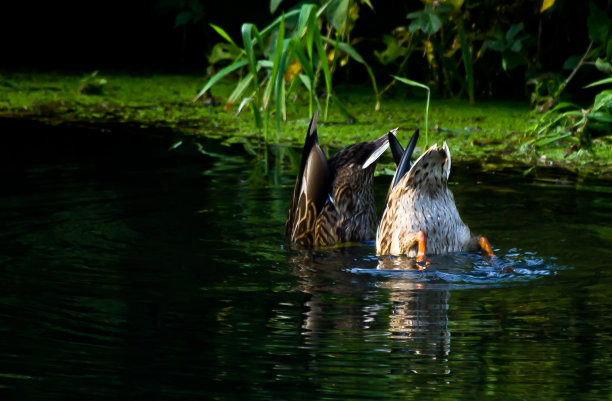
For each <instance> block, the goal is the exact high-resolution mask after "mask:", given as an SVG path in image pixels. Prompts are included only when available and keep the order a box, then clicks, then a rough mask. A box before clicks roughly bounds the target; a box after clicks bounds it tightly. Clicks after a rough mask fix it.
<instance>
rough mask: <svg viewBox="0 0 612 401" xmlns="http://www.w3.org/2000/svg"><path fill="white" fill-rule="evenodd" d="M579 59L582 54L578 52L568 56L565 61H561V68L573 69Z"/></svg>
mask: <svg viewBox="0 0 612 401" xmlns="http://www.w3.org/2000/svg"><path fill="white" fill-rule="evenodd" d="M581 59H582V56H581V55H579V54H575V55H573V56H570V57H569V58H568V59H567V60H565V63H563V69H564V70H573V69H574V68H576V66H577V65H578V63H579V62H580V60H581Z"/></svg>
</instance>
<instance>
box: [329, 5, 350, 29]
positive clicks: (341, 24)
mask: <svg viewBox="0 0 612 401" xmlns="http://www.w3.org/2000/svg"><path fill="white" fill-rule="evenodd" d="M349 4H350V2H349V0H332V1H331V2H330V4H329V7H328V12H327V14H328V15H330V18H329V20H330V22H331V24H332V26H333V27H334V29H336V31H338V32H340V33H341V34H344V30H345V26H346V18H347V15H348V10H349Z"/></svg>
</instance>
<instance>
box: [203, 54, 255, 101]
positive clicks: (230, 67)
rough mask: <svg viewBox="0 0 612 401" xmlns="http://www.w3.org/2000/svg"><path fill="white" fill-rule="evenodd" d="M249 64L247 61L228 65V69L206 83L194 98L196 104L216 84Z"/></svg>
mask: <svg viewBox="0 0 612 401" xmlns="http://www.w3.org/2000/svg"><path fill="white" fill-rule="evenodd" d="M247 64H248V62H247V61H246V60H241V61H236V62H234V63H232V64H230V65H228V66H227V67H224V68H222V69H221V70H219V72H217V73H216V74H215V75H213V76H212V77H211V78H210V79H209V80H208V82H206V84H205V85H204V87H203V88H202V89H201V90H200V91H199V92H198V94H197V95H196V96H195V97H194V98H193V101H194V102H195V101H196V100H198V99H199V98H201V97H202V96H203V95H204V94H205V93H206V92H207V91H208V90H209V89H210V88H212V87H213V86H214V85H215V84H217V83H218V82H219V81H220V80H222V79H223V78H225V77H226V76H227V75H229V74H231V73H232V72H234V71H236V70H238V69H240V68H242V67H244V66H245V65H247Z"/></svg>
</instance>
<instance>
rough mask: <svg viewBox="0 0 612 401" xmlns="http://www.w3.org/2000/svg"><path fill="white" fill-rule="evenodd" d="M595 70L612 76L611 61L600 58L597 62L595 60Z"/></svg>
mask: <svg viewBox="0 0 612 401" xmlns="http://www.w3.org/2000/svg"><path fill="white" fill-rule="evenodd" d="M595 68H597V69H598V70H599V71H601V72H603V73H604V74H612V64H610V62H609V61H606V60H604V59H601V58H599V57H598V58H597V60H595Z"/></svg>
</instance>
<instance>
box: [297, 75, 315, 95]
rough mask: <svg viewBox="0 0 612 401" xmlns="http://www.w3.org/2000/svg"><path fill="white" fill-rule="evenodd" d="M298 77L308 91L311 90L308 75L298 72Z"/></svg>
mask: <svg viewBox="0 0 612 401" xmlns="http://www.w3.org/2000/svg"><path fill="white" fill-rule="evenodd" d="M298 77H299V78H300V81H302V83H303V84H304V86H305V87H306V89H308V92H310V91H311V90H312V85H311V83H310V78H308V75H306V74H298Z"/></svg>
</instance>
